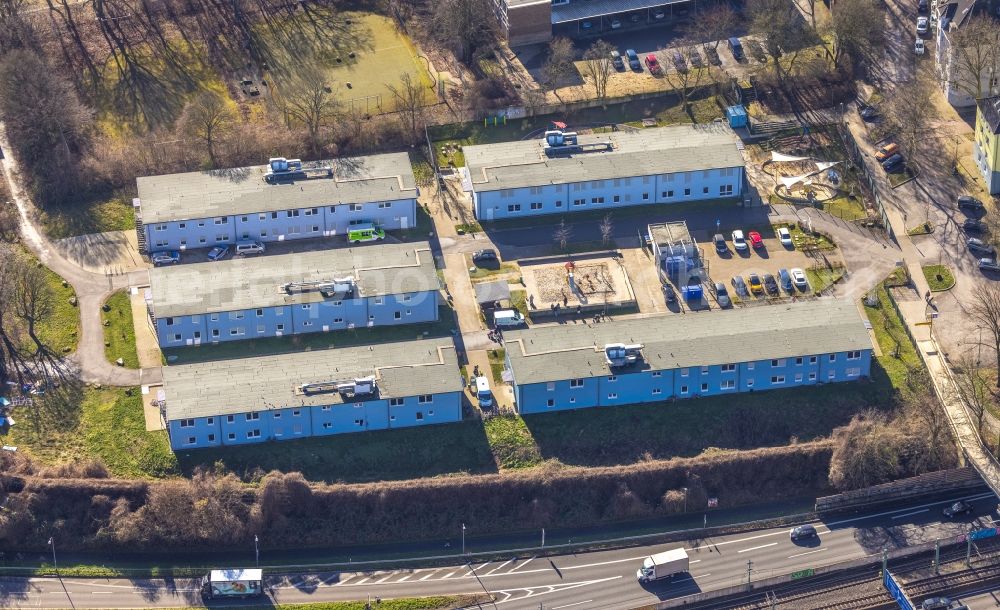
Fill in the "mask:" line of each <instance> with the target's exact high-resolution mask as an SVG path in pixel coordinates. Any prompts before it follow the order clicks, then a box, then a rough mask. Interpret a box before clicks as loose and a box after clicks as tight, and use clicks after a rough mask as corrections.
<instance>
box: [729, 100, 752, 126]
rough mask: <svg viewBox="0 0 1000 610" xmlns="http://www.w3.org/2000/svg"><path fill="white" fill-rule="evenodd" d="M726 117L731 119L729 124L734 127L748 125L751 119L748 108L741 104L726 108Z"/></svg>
mask: <svg viewBox="0 0 1000 610" xmlns="http://www.w3.org/2000/svg"><path fill="white" fill-rule="evenodd" d="M726 118H728V119H729V126H730V127H732V128H733V129H738V128H740V127H746V126H747V124H748V121H749V117H748V116H747V109H746V108H744V107H743V106H740V105H736V106H729V107H728V108H726Z"/></svg>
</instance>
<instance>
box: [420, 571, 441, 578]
mask: <svg viewBox="0 0 1000 610" xmlns="http://www.w3.org/2000/svg"><path fill="white" fill-rule="evenodd" d="M434 572H437V570H434ZM434 572H431V573H430V574H428V575H427V576H424V577H423V578H421V579H420V580H427V579H428V578H430V577H431V576H434Z"/></svg>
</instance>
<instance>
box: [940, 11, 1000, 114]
mask: <svg viewBox="0 0 1000 610" xmlns="http://www.w3.org/2000/svg"><path fill="white" fill-rule="evenodd" d="M948 36H949V38H950V42H951V55H952V67H951V76H952V82H953V83H954V84H955V86H956V87H958V88H959V89H961V90H962V91H964V92H965V93H967V94H969V95H970V96H972V97H973V98H974V99H979V98H981V97H985V96H987V95H989V94H990V93H991V91H990V90H989V87H990V84H991V83H993V82H995V79H996V78H997V76H998V75H1000V21H997V20H996V19H994V18H993V17H991V16H990V15H989V14H987V13H982V14H979V15H973V16H972V17H970V18H969V20H968V21H967V22H966V23H965V24H963V25H962V27H960V28H952V29H950V30H949V34H948ZM984 83H985V84H986V86H985V87H984V86H983V85H984Z"/></svg>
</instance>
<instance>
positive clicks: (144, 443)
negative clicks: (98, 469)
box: [3, 388, 177, 477]
mask: <svg viewBox="0 0 1000 610" xmlns="http://www.w3.org/2000/svg"><path fill="white" fill-rule="evenodd" d="M130 393H131V395H130ZM142 399H143V397H142V395H141V394H140V393H139V390H138V388H132V389H129V390H124V389H111V388H105V389H100V390H98V389H94V388H87V389H85V390H84V391H83V394H82V396H80V397H79V399H78V401H75V402H74V404H73V405H72V408H73V412H71V413H68V414H66V416H64V417H61V418H59V419H58V421H48V422H46V425H45V426H44V427H42V428H41V429H38V430H36V429H34V428H33V427H32V426H31V425H29V423H28V422H27V421H23V420H22V421H20V422H19V423H18V425H17V426H14V427H13V428H11V432H10V434H9V435H8V436H7V437H5V438H4V440H3V442H4V444H8V445H17V446H18V449H19V450H20V451H24V452H25V453H27V454H28V455H30V456H32V457H33V458H36V459H37V460H38V461H40V462H41V463H42V464H51V465H57V464H64V463H69V462H73V461H76V460H81V459H99V460H101V461H102V462H104V464H105V465H106V466H107V467H108V470H109V471H110V472H111V474H112V475H113V476H121V477H164V476H170V475H175V474H177V462H176V459H175V458H174V454H173V453H171V452H170V448H169V445H168V442H167V433H166V432H164V431H158V432H146V426H145V423H144V419H143V414H142Z"/></svg>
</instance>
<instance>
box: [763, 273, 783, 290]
mask: <svg viewBox="0 0 1000 610" xmlns="http://www.w3.org/2000/svg"><path fill="white" fill-rule="evenodd" d="M764 290H766V291H767V294H769V295H771V296H778V295H779V294H781V290H779V289H778V280H777V279H775V277H774V276H773V275H771V274H770V273H765V274H764Z"/></svg>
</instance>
